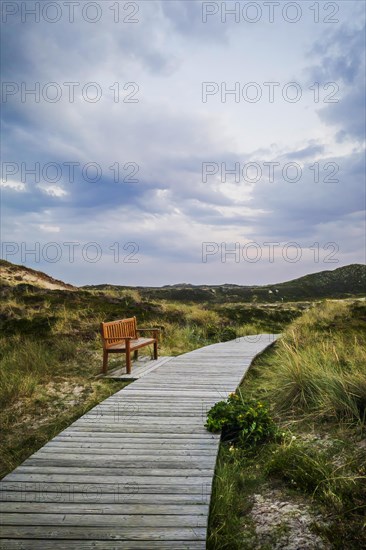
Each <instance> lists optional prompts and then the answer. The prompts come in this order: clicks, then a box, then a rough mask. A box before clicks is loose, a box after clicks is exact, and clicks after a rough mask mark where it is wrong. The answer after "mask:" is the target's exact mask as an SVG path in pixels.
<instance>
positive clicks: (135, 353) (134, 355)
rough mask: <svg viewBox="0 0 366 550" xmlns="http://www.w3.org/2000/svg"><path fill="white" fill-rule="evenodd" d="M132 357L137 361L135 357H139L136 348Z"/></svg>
mask: <svg viewBox="0 0 366 550" xmlns="http://www.w3.org/2000/svg"><path fill="white" fill-rule="evenodd" d="M133 358H134V360H135V361H137V359H138V358H139V350H138V349H135V351H134V352H133Z"/></svg>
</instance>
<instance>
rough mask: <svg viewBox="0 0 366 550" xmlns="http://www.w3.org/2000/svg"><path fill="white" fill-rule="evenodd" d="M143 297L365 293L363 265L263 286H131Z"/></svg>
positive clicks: (270, 298) (266, 298)
mask: <svg viewBox="0 0 366 550" xmlns="http://www.w3.org/2000/svg"><path fill="white" fill-rule="evenodd" d="M83 288H85V289H91V290H108V289H110V290H119V289H126V288H131V287H127V286H119V285H92V286H90V285H89V286H85V287H83ZM134 288H136V289H137V290H139V292H140V294H141V295H142V296H143V297H146V298H149V299H154V298H156V299H166V300H178V301H190V302H217V303H220V302H222V303H224V302H237V301H241V302H278V301H299V300H315V299H323V298H349V297H352V296H366V265H363V264H351V265H347V266H344V267H339V268H337V269H334V270H332V271H320V272H319V273H313V274H311V275H305V276H304V277H300V278H299V279H294V280H292V281H287V282H284V283H278V284H271V285H263V286H255V285H253V286H240V285H235V284H228V283H226V284H223V285H191V284H187V283H181V284H176V285H166V286H162V287H134Z"/></svg>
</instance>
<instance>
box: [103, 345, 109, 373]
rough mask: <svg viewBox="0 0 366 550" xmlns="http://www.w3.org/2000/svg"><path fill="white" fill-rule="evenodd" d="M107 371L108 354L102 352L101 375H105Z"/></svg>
mask: <svg viewBox="0 0 366 550" xmlns="http://www.w3.org/2000/svg"><path fill="white" fill-rule="evenodd" d="M107 370H108V352H107V351H105V350H103V374H107Z"/></svg>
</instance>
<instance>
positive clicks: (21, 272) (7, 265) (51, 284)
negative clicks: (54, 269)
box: [0, 260, 76, 290]
mask: <svg viewBox="0 0 366 550" xmlns="http://www.w3.org/2000/svg"><path fill="white" fill-rule="evenodd" d="M0 274H1V284H2V285H8V286H15V285H20V284H28V285H32V286H35V287H38V288H46V289H48V290H76V287H75V286H72V285H69V284H67V283H64V282H63V281H59V280H57V279H54V278H53V277H50V276H49V275H46V273H43V272H42V271H36V270H35V269H31V268H30V267H25V266H24V265H16V264H12V263H11V262H7V261H6V260H0Z"/></svg>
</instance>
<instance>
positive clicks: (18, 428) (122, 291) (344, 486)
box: [0, 262, 366, 550]
mask: <svg viewBox="0 0 366 550" xmlns="http://www.w3.org/2000/svg"><path fill="white" fill-rule="evenodd" d="M6 264H7V265H5V267H6V269H7V276H6V278H5V281H4V284H3V286H2V289H1V294H2V302H1V303H2V305H1V309H0V328H1V329H2V330H1V333H2V336H1V338H0V343H1V348H0V349H1V351H0V382H1V390H0V401H1V405H2V409H1V410H2V412H1V413H0V422H1V425H2V428H3V429H2V442H3V446H2V451H1V456H0V460H1V476H3V475H5V474H6V473H8V472H9V471H11V470H12V469H13V468H14V467H16V466H17V465H18V464H19V463H21V462H22V461H23V460H24V459H25V458H26V457H27V456H29V455H30V454H32V453H33V452H34V451H35V450H37V449H38V448H39V447H41V446H42V445H44V444H45V443H46V441H48V440H49V439H51V438H52V437H54V436H55V435H56V434H57V433H59V432H60V431H61V430H62V429H64V428H66V427H67V426H68V425H70V423H71V422H72V421H73V420H75V419H76V418H78V417H79V416H80V415H82V414H84V413H85V412H86V411H87V410H89V409H90V408H91V407H93V406H95V405H96V404H97V403H98V402H100V401H101V400H103V399H105V398H106V397H108V396H109V395H111V394H113V393H115V392H116V391H118V389H120V388H121V387H123V385H124V384H125V383H123V382H112V381H108V380H105V379H103V380H102V379H96V375H97V374H98V373H99V372H100V369H101V343H100V340H99V334H98V327H99V323H100V322H101V321H104V320H113V319H119V318H123V317H128V316H132V315H136V316H137V317H138V321H139V324H140V325H143V326H156V325H158V326H160V327H162V329H163V331H162V335H163V336H162V341H161V345H160V353H161V354H164V355H177V354H179V353H184V352H187V351H190V350H193V349H195V348H198V347H201V346H204V345H207V344H210V343H214V342H218V341H225V340H230V339H233V338H235V337H237V336H242V335H246V334H255V333H260V332H271V333H280V332H281V333H282V334H283V336H282V338H281V339H280V340H279V341H278V342H277V343H276V344H275V345H274V346H273V347H272V348H271V349H269V350H267V351H266V352H265V353H264V354H262V355H261V356H260V357H259V358H257V359H256V360H255V362H254V364H253V365H252V367H251V368H250V369H249V372H248V374H247V376H246V378H245V380H244V382H243V385H242V387H241V388H240V389H239V390H238V392H237V393H236V394H235V395H232V396H230V397H229V399H228V400H227V401H225V402H221V403H220V404H218V405H216V406H215V407H214V408H213V410H212V411H211V412H210V414H209V417H208V421H207V427H208V428H209V429H211V430H213V431H217V430H219V429H222V430H223V438H222V439H223V442H222V445H221V448H220V453H219V459H218V463H217V468H216V475H215V480H214V487H213V498H212V504H211V512H210V528H209V540H208V547H209V548H212V549H215V550H216V549H220V548H226V549H230V550H231V549H233V550H235V549H241V550H245V549H250V550H252V549H255V548H258V549H263V550H265V549H270V548H272V547H274V546H275V545H276V544H277V543H278V540H283V537H285V536H286V533H287V530H288V526H287V524H285V523H283V524H280V525H278V526H277V527H276V528H275V529H274V531H273V533H272V534H271V537H272V538H269V539H268V538H267V539H265V540H263V539H261V537H260V534H258V530H257V528H258V523H257V522H256V517H255V514H254V509H255V506H254V505H255V503H256V502H257V501H256V499H257V497H258V495H267V496H268V495H269V497H268V498H269V499H271V498H272V496H273V495H274V494H275V493H276V492H277V493H278V492H279V493H280V494H281V495H283V499H284V500H285V501H287V502H290V503H294V502H295V503H297V504H298V506H299V507H300V508H306V509H309V510H311V511H312V514H313V515H312V518H313V519H312V524H311V528H312V530H313V532H314V533H315V534H317V536H320V537H321V538H322V539H323V540H324V541H325V542H326V544H328V545H329V543H330V545H331V547H332V548H336V549H342V550H343V548H347V550H348V549H358V548H362V547H364V546H365V545H366V524H365V519H364V518H365V502H366V484H365V475H366V471H365V464H366V445H365V433H366V426H365V423H366V413H365V411H366V367H365V365H366V361H365V359H366V355H365V349H366V345H365V344H366V336H365V334H366V332H365V330H364V328H365V320H366V305H365V302H364V301H363V300H362V299H361V300H354V299H347V300H342V301H335V300H329V301H324V302H322V303H320V302H317V303H314V302H311V301H310V300H312V299H313V298H312V297H313V296H314V288H315V287H316V286H317V285H318V287H319V291H318V295H321V294H326V293H328V294H329V293H330V292H331V289H333V290H334V295H339V294H340V293H342V292H343V295H347V294H351V291H350V289H351V288H352V285H355V293H356V294H357V293H361V292H360V291H359V286H357V285H358V284H359V281H361V282H362V277H363V276H364V275H363V274H364V268H363V266H356V267H355V271H354V273H352V270H350V269H347V268H341V270H334V272H328V273H327V272H325V273H324V274H315V275H313V276H309V278H303V279H304V280H303V281H302V283H301V285H303V288H302V287H301V285H300V284H299V283H298V282H296V281H292V282H290V283H283V285H284V286H282V287H281V286H280V285H275V286H274V285H272V286H271V287H252V288H251V289H249V290H248V288H245V287H236V286H235V285H231V286H230V285H223V286H221V287H210V288H209V287H207V288H206V287H199V288H197V287H192V288H191V287H187V286H185V285H182V286H181V287H180V286H178V287H167V288H165V289H164V288H163V289H132V288H126V287H110V286H108V287H103V288H101V287H100V288H96V287H92V288H85V289H75V288H74V287H66V286H63V283H62V282H61V281H56V280H52V281H50V279H49V278H48V277H47V276H46V275H45V274H39V273H38V272H32V273H31V276H32V279H31V280H32V284H29V280H30V279H26V278H24V276H23V275H24V270H26V268H22V270H23V271H22V272H21V274H19V273H20V272H19V271H18V270H17V266H12V264H8V263H6ZM2 265H3V266H4V263H3V262H2ZM349 267H352V266H349ZM336 272H338V275H337V277H338V279H339V280H338V282H337V277H335V276H334V274H336ZM38 276H39V277H41V279H42V282H41V284H40V285H39V286H38V285H36V282H37V277H38ZM356 279H357V280H356ZM24 280H28V283H24V282H22V281H24ZM14 281H15V282H14ZM298 281H301V280H298ZM357 281H358V282H357ZM50 283H51V284H52V285H53V286H52V290H51V289H50V288H47V286H48V285H49V284H50ZM35 285H36V286H35ZM286 285H287V287H286ZM281 288H282V290H281ZM285 288H287V290H286V292H285ZM301 288H302V290H301ZM276 289H277V290H279V292H278V293H276ZM269 290H271V292H272V294H270V293H269ZM266 297H267V301H266ZM286 297H287V298H286ZM301 297H305V298H306V300H307V301H303V302H301V301H299V299H300V298H301ZM188 298H189V299H188ZM288 298H289V299H290V300H291V301H287V299H288ZM276 300H277V301H276ZM145 349H146V348H145ZM147 353H148V352H147ZM121 360H123V359H122V357H120V356H116V358H114V359H112V360H111V365H110V368H112V367H113V365H116V366H117V365H118V364H120V362H121ZM277 493H276V494H277ZM274 502H275V501H274ZM276 506H277V505H276V504H274V505H273V507H274V508H276ZM277 507H278V506H277ZM269 523H270V522H269ZM281 537H282V538H281ZM319 540H320V539H319ZM284 547H286V545H284Z"/></svg>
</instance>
